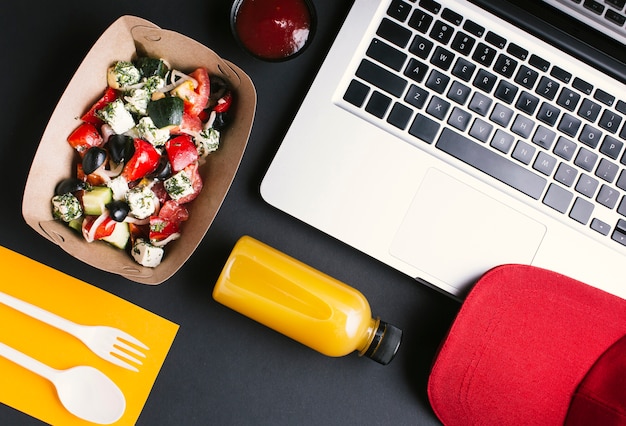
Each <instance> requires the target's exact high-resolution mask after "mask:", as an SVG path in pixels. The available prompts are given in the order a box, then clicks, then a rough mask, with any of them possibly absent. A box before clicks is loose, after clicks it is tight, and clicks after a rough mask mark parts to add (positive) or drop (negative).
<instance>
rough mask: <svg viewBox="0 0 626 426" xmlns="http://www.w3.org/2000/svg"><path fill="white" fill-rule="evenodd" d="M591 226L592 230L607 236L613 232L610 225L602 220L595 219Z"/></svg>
mask: <svg viewBox="0 0 626 426" xmlns="http://www.w3.org/2000/svg"><path fill="white" fill-rule="evenodd" d="M590 226H591V229H593V230H594V231H596V232H599V233H600V234H602V235H605V236H606V235H609V232H611V227H610V226H609V224H608V223H606V222H602V221H601V220H600V219H593V220H592V221H591V225H590Z"/></svg>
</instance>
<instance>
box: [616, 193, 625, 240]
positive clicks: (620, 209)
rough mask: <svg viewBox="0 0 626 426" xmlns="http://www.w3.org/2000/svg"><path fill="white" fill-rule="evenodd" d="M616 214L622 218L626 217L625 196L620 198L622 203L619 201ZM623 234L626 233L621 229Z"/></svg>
mask: <svg viewBox="0 0 626 426" xmlns="http://www.w3.org/2000/svg"><path fill="white" fill-rule="evenodd" d="M617 212H618V213H619V214H621V215H622V216H626V196H624V197H622V201H620V203H619V206H617ZM622 230H623V232H624V233H626V228H625V227H622Z"/></svg>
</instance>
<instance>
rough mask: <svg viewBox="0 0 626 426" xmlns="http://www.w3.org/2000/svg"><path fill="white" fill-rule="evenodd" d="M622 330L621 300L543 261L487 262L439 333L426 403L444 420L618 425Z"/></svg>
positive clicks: (624, 308)
mask: <svg viewBox="0 0 626 426" xmlns="http://www.w3.org/2000/svg"><path fill="white" fill-rule="evenodd" d="M625 336H626V300H623V299H621V298H619V297H617V296H614V295H611V294H608V293H606V292H603V291H601V290H598V289H596V288H594V287H591V286H588V285H586V284H583V283H581V282H578V281H576V280H573V279H571V278H568V277H566V276H563V275H560V274H557V273H555V272H551V271H547V270H544V269H539V268H535V267H531V266H523V265H504V266H500V267H497V268H494V269H492V270H490V271H489V272H487V273H486V274H485V275H484V276H483V277H482V278H481V279H480V280H479V281H478V282H477V283H476V285H475V286H474V288H473V289H472V291H471V292H470V294H469V295H468V297H467V298H466V300H465V302H464V303H463V305H462V306H461V310H460V311H459V314H458V315H457V318H456V319H455V321H454V323H453V325H452V327H451V329H450V331H449V334H448V336H447V337H446V339H445V341H444V342H443V343H442V346H441V348H440V351H439V354H438V355H437V358H436V360H435V363H434V365H433V368H432V371H431V374H430V378H429V383H428V395H429V399H430V402H431V405H432V407H433V410H434V411H435V413H436V414H437V416H438V417H439V419H440V420H441V421H442V422H443V423H444V424H445V425H446V426H454V425H499V426H508V425H515V426H517V425H522V424H523V425H541V426H550V425H563V424H566V425H568V426H569V425H579V424H580V425H582V424H589V419H592V420H593V421H592V422H591V424H602V425H612V426H615V425H626V337H625ZM568 412H569V415H568ZM601 415H602V416H601ZM598 419H608V420H607V421H611V422H612V423H611V422H608V423H607V422H605V421H600V423H597V421H598ZM566 420H567V423H565V422H566ZM585 420H586V422H585Z"/></svg>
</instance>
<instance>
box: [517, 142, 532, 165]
mask: <svg viewBox="0 0 626 426" xmlns="http://www.w3.org/2000/svg"><path fill="white" fill-rule="evenodd" d="M535 152H537V150H536V149H535V148H534V147H533V146H531V145H529V144H527V143H526V142H524V141H517V144H516V145H515V149H513V154H511V156H512V157H513V158H515V159H516V160H517V161H519V162H520V163H524V164H526V165H528V164H530V163H531V161H532V160H533V157H534V156H535Z"/></svg>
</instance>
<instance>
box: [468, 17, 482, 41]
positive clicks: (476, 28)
mask: <svg viewBox="0 0 626 426" xmlns="http://www.w3.org/2000/svg"><path fill="white" fill-rule="evenodd" d="M463 29H464V30H465V31H467V32H469V33H470V34H472V35H475V36H476V37H482V36H483V34H485V27H483V26H481V25H478V24H477V23H476V22H474V21H470V20H467V21H465V23H464V24H463Z"/></svg>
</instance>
